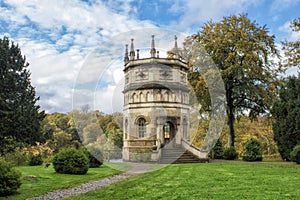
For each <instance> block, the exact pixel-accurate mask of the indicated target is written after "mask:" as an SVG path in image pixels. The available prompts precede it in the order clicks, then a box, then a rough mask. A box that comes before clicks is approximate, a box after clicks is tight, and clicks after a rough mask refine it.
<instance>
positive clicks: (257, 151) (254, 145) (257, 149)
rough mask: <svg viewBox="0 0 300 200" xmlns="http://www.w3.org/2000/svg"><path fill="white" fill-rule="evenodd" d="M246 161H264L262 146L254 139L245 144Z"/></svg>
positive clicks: (243, 157)
mask: <svg viewBox="0 0 300 200" xmlns="http://www.w3.org/2000/svg"><path fill="white" fill-rule="evenodd" d="M242 159H243V160H244V161H262V153H261V146H260V143H259V141H257V140H256V139H254V138H251V139H249V140H248V141H247V142H246V143H245V151H244V153H243V155H242Z"/></svg>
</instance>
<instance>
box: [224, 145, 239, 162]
mask: <svg viewBox="0 0 300 200" xmlns="http://www.w3.org/2000/svg"><path fill="white" fill-rule="evenodd" d="M237 158H238V153H237V152H236V150H235V148H234V147H229V148H226V149H225V150H224V159H225V160H235V159H237Z"/></svg>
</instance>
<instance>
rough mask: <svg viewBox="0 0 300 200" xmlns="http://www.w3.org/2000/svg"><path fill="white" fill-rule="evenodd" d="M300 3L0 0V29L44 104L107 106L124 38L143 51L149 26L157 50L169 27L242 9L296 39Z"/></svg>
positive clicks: (118, 98) (63, 108)
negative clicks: (293, 29) (294, 23)
mask: <svg viewBox="0 0 300 200" xmlns="http://www.w3.org/2000/svg"><path fill="white" fill-rule="evenodd" d="M299 10H300V1H299V0H274V1H271V0H210V1H208V0H157V1H155V0H152V1H149V0H102V1H99V0H39V1H37V0H0V36H1V37H3V36H8V37H9V38H10V39H11V40H13V41H14V42H16V43H18V44H19V45H20V47H21V50H22V54H23V55H26V58H27V61H28V62H29V63H30V71H31V78H32V84H33V85H34V86H35V87H36V91H37V94H38V95H39V96H40V98H41V100H40V101H39V104H40V105H41V106H42V108H43V109H44V110H46V112H48V113H52V112H69V111H71V110H72V109H77V108H78V107H80V106H82V104H89V105H90V107H91V108H92V109H99V110H101V111H104V112H107V113H109V112H113V111H120V110H121V107H122V95H121V91H122V83H123V79H122V68H123V64H122V60H123V55H124V48H125V47H124V45H125V44H126V43H130V38H132V37H134V38H135V47H137V48H140V49H141V55H143V56H144V55H145V56H147V54H144V53H143V52H147V53H148V49H147V48H149V45H150V40H151V35H152V34H155V35H156V38H157V44H156V46H157V49H159V48H161V49H160V50H161V51H162V52H163V50H167V49H168V48H171V47H172V45H173V44H171V43H172V39H173V37H174V34H176V35H179V36H180V37H179V38H180V39H182V38H184V36H185V35H188V34H192V33H196V32H197V31H198V30H199V29H200V27H201V26H203V24H204V23H205V22H207V21H208V20H210V19H211V20H213V21H216V22H217V21H218V20H220V19H221V18H222V17H223V16H228V15H232V14H238V13H248V16H249V18H250V19H251V20H256V21H257V22H258V23H259V24H260V25H265V24H266V25H267V27H268V28H269V30H270V33H271V34H274V35H275V36H276V43H278V44H279V43H280V41H283V40H285V39H288V40H297V39H299V35H297V34H295V33H292V32H291V30H290V28H289V22H290V21H291V20H292V19H296V18H298V17H300V16H299ZM179 41H181V40H179ZM168 44H169V46H168ZM162 47H163V48H162ZM142 50H144V51H142Z"/></svg>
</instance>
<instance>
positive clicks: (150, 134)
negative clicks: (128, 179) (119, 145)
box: [123, 36, 190, 162]
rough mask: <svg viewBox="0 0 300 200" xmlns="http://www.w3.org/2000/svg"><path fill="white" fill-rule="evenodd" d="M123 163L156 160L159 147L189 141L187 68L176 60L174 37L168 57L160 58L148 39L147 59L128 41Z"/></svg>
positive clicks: (153, 42)
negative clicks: (148, 51)
mask: <svg viewBox="0 0 300 200" xmlns="http://www.w3.org/2000/svg"><path fill="white" fill-rule="evenodd" d="M124 66H125V68H124V73H125V87H124V90H123V93H124V123H123V124H124V127H123V141H124V146H123V160H125V161H154V162H155V161H159V159H160V157H161V148H171V149H172V148H176V147H178V146H180V145H181V142H182V139H184V140H185V141H189V139H190V134H189V124H190V105H189V88H188V82H187V72H188V67H187V64H186V62H184V61H183V60H181V59H179V56H178V48H177V38H176V36H175V47H174V55H173V57H172V58H160V57H159V52H158V51H156V49H155V41H154V36H152V40H151V50H150V57H149V58H143V59H140V58H139V50H137V51H136V53H135V49H134V43H133V39H131V45H130V52H128V45H126V50H125V57H124Z"/></svg>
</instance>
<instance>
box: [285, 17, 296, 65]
mask: <svg viewBox="0 0 300 200" xmlns="http://www.w3.org/2000/svg"><path fill="white" fill-rule="evenodd" d="M290 27H291V28H292V30H293V31H294V32H300V18H298V19H295V20H293V21H292V22H291V25H290ZM282 44H283V48H282V50H283V51H284V55H285V57H286V60H285V62H284V64H283V65H284V66H285V67H298V68H299V69H300V40H299V39H298V40H296V41H284V42H282Z"/></svg>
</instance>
